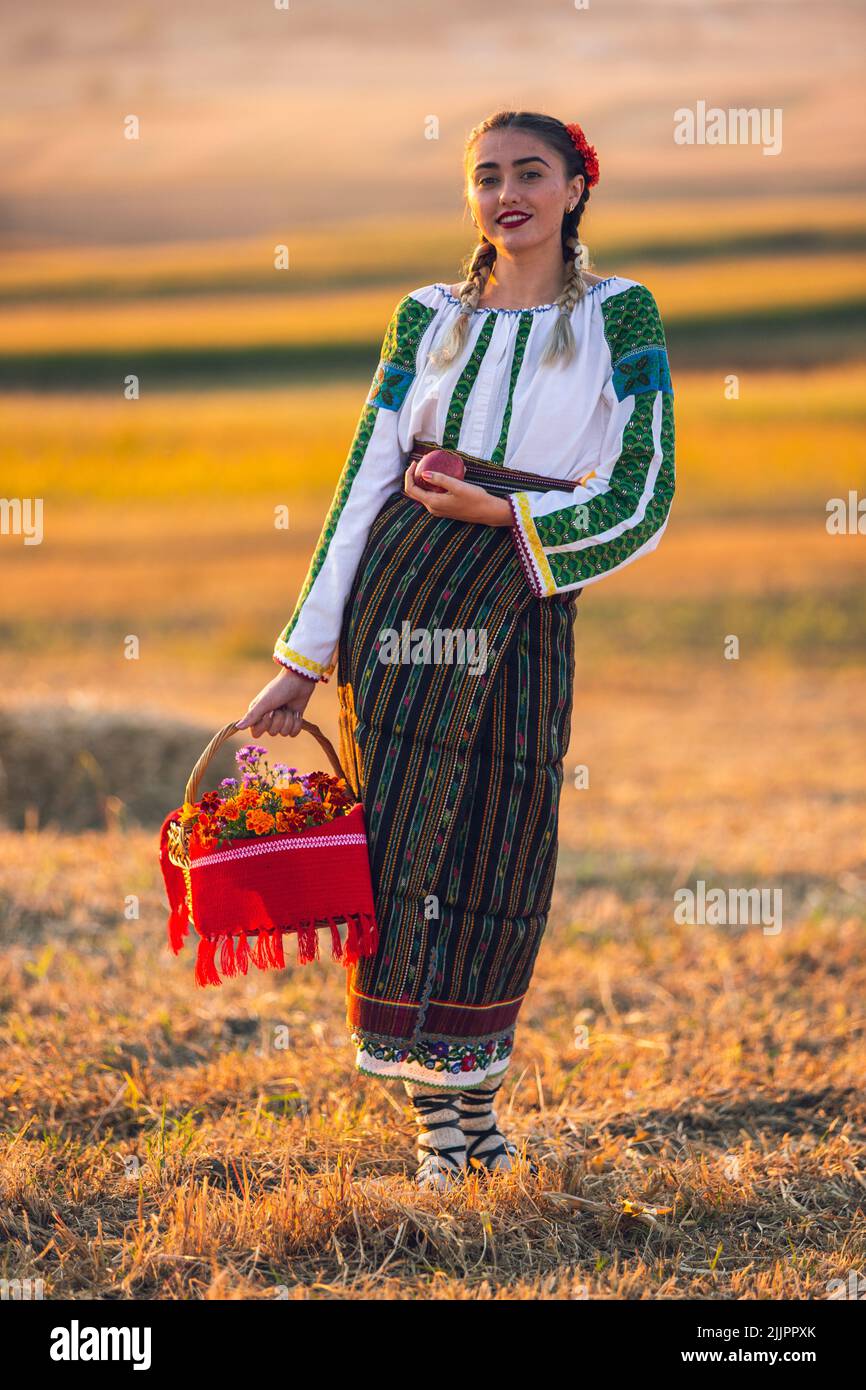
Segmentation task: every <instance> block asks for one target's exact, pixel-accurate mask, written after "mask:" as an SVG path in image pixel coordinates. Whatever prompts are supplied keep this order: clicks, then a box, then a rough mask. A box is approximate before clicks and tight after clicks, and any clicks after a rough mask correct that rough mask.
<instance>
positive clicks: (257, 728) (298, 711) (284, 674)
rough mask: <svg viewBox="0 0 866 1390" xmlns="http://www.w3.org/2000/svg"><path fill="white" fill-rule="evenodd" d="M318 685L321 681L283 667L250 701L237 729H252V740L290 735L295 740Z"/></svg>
mask: <svg viewBox="0 0 866 1390" xmlns="http://www.w3.org/2000/svg"><path fill="white" fill-rule="evenodd" d="M317 685H318V681H314V680H310V679H309V678H308V677H307V676H302V675H300V674H299V673H298V672H297V671H290V670H289V668H288V667H287V666H282V667H281V668H280V670H279V671H278V672H277V674H276V675H275V676H274V678H273V680H271V681H268V683H267V685H265V686H263V687H262V689H261V690H260V691H259V693H258V695H256V696H255V697H254V698H253V699H252V700H251V701H250V703H249V706H248V708H247V711H246V714H244V715H243V717H242V718H241V719H239V720H238V721H237V728H238V729H246V728H249V731H250V734H251V735H252V737H253V738H260V737H261V735H262V734H288V736H289V737H290V738H295V737H296V736H297V735H298V734H299V733H300V732H301V727H302V725H301V720H302V717H303V713H304V710H305V709H306V707H307V704H308V703H309V699H310V696H311V695H312V693H313V691H314V690H315V688H316V686H317Z"/></svg>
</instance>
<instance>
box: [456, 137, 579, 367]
mask: <svg viewBox="0 0 866 1390" xmlns="http://www.w3.org/2000/svg"><path fill="white" fill-rule="evenodd" d="M506 129H513V130H526V131H529V132H530V133H531V134H533V135H537V136H538V138H539V139H540V140H542V141H543V142H544V143H545V144H546V145H547V146H548V147H549V148H550V149H552V150H553V151H554V153H556V154H558V155H559V157H560V159H561V160H562V162H563V165H564V166H565V175H566V178H567V179H573V178H575V177H576V176H577V175H578V174H583V176H584V185H583V189H582V191H581V194H580V197H579V198H578V200H577V202H576V203H575V205H574V208H573V209H572V211H571V212H566V213H565V214H564V216H563V219H562V259H563V261H565V263H566V265H567V266H568V271H567V273H566V277H565V284H564V285H563V287H562V291H561V293H560V294H559V296H558V297H557V299H556V301H555V303H556V305H557V306H558V308H559V313H558V315H557V318H556V323H555V324H554V328H553V332H552V333H551V335H550V340H549V342H548V344H547V347H546V349H545V352H544V355H543V356H542V359H541V362H542V365H543V366H548V365H551V366H552V365H553V364H554V363H555V362H559V361H562V362H569V361H571V359H572V358H573V357H574V354H575V352H576V350H577V345H576V343H575V341H574V332H573V330H572V327H571V314H572V310H573V309H574V307H575V305H576V304H578V303H579V301H580V300H581V299H583V297H584V295H585V294H586V281H585V280H584V278H583V276H582V275H581V273H580V272H581V270H585V269H586V268H587V267H588V265H589V252H588V249H587V247H586V246H584V244H583V242H582V241H581V240H580V236H579V233H578V227H579V225H580V219H581V217H582V216H583V211H584V208H585V207H586V204H587V200H588V198H589V181H588V179H587V170H586V164H585V161H584V158H583V155H582V154H581V153H580V151H579V150H578V149H576V148H575V145H574V142H573V141H572V138H571V136H570V135H569V133H568V130H567V129H566V127H565V124H564V123H563V122H562V121H559V120H557V119H556V117H555V116H544V115H541V114H539V113H538V112H536V111H496V112H495V113H494V114H493V115H492V116H487V117H486V119H485V120H483V121H482V122H481V123H480V124H479V125H477V126H475V128H474V129H473V130H471V131H470V132H469V136H468V138H467V141H466V147H465V151H464V168H465V169H466V171H467V173H468V166H469V157H470V154H471V151H472V147H473V145H474V144H475V141H476V140H477V139H478V138H479V137H480V136H481V135H484V134H486V132H487V131H488V130H506ZM495 262H496V247H495V246H494V245H493V244H492V242H489V241H488V240H487V238H486V237H485V236H483V235H482V236H481V238H480V240H479V241H478V243H477V245H476V246H475V247H474V248H473V250H472V251H471V252H470V253H469V255H468V257H467V258H466V259H465V261H464V262H463V265H462V270H463V275H464V278H463V280H462V282H461V284H460V292H459V299H460V312H459V314H458V315H457V317H456V319H455V320H454V323H453V324H452V325H451V328H450V329H449V331H448V333H447V334H446V336H445V339H444V340H443V342H442V343H441V345H440V346H439V347H438V348H437V349H435V350H434V351H433V352H431V353H430V356H429V360H430V362H431V363H432V365H433V366H434V367H439V368H441V369H444V368H445V367H447V366H448V365H449V363H451V362H453V361H454V359H455V358H456V357H457V356H458V355H459V354H460V352H461V350H462V348H463V345H464V343H465V342H466V335H467V333H468V332H469V324H470V321H471V319H472V315H473V313H474V311H475V310H476V309H477V308H478V301H479V299H480V298H481V295H482V292H483V290H484V286H485V285H486V284H487V281H488V280H489V279H490V274H491V272H492V270H493V266H494V264H495Z"/></svg>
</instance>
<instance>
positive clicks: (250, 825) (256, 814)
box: [247, 811, 274, 835]
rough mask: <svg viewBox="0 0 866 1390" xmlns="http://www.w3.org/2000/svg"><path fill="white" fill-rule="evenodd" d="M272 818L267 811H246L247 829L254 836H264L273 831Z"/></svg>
mask: <svg viewBox="0 0 866 1390" xmlns="http://www.w3.org/2000/svg"><path fill="white" fill-rule="evenodd" d="M273 828H274V818H273V816H272V815H271V814H270V813H269V812H268V811H247V829H248V830H252V831H253V832H254V833H255V834H256V835H264V834H265V833H266V832H267V831H268V830H273Z"/></svg>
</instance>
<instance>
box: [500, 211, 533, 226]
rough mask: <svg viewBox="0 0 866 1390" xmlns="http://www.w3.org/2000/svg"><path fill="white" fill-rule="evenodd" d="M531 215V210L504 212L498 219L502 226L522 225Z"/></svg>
mask: <svg viewBox="0 0 866 1390" xmlns="http://www.w3.org/2000/svg"><path fill="white" fill-rule="evenodd" d="M531 216H532V213H531V212H503V213H502V216H501V217H497V219H496V221H497V222H498V223H499V225H500V227H520V226H522V224H523V223H524V222H528V221H529V219H530V217H531Z"/></svg>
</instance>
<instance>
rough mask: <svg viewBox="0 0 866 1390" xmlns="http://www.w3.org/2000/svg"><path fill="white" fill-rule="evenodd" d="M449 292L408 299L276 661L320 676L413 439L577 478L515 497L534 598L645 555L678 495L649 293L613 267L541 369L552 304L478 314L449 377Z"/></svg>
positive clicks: (665, 372) (664, 372)
mask: <svg viewBox="0 0 866 1390" xmlns="http://www.w3.org/2000/svg"><path fill="white" fill-rule="evenodd" d="M458 310H459V301H458V300H457V299H456V298H455V297H454V296H453V295H452V294H451V293H450V290H449V288H448V286H447V285H442V284H433V285H424V286H422V287H421V288H420V289H416V290H412V291H411V292H410V293H409V294H407V295H406V296H404V298H403V299H401V300H400V302H399V304H398V305H397V306H396V308H395V310H394V313H393V314H392V316H391V321H390V323H389V325H388V328H387V331H386V333H385V337H384V339H383V342H382V350H381V355H380V361H379V365H378V368H377V370H376V374H375V376H374V378H373V383H372V386H371V388H370V392H369V394H368V396H367V400H366V402H365V404H364V407H363V409H362V411H361V416H360V419H359V421H358V425H357V428H356V431H355V436H354V439H353V441H352V445H351V448H350V450H349V455H348V458H347V460H346V463H345V465H344V468H343V471H342V473H341V475H340V479H339V481H338V483H337V488H336V492H335V494H334V498H333V501H332V503H331V507H330V510H329V512H328V515H327V517H326V519H325V522H324V525H323V528H322V533H321V535H320V537H319V540H318V543H317V545H316V549H315V552H314V554H313V558H312V560H311V562H310V567H309V571H308V573H307V577H306V580H305V582H304V585H303V588H302V591H301V594H300V597H299V598H298V601H297V604H296V606H295V610H294V613H293V614H292V617H291V619H290V620H289V622H288V623H287V625H286V627H285V628H284V629H283V630H282V632H281V633H280V635H279V637H278V638H277V641H276V644H275V647H274V653H273V654H274V659H275V660H277V661H278V662H280V663H281V664H283V665H285V666H288V667H289V668H291V669H293V670H296V671H300V672H302V673H303V674H304V675H307V676H311V677H313V678H314V679H315V680H323V679H326V678H327V676H328V675H329V674H330V673H331V672H332V671H333V670H334V668H335V666H336V648H337V644H338V641H339V636H340V630H341V624H342V619H343V612H344V609H345V604H346V600H347V598H348V594H349V591H350V589H351V587H352V583H353V581H354V578H355V574H356V572H357V568H358V564H359V561H360V558H361V555H362V553H363V550H364V547H365V545H366V542H367V538H368V535H369V531H370V527H371V525H372V523H373V521H374V519H375V517H376V515H377V514H378V512H379V510H380V509H381V507H382V505H383V504H384V502H385V500H386V498H387V497H388V496H390V494H391V493H393V492H396V491H401V490H402V487H403V474H404V472H405V470H406V467H407V465H408V455H409V452H410V450H411V449H412V447H413V441H414V440H430V441H433V442H434V443H436V444H438V445H440V446H441V447H444V448H451V449H460V450H462V451H463V452H464V453H467V454H471V455H473V456H474V457H477V458H482V459H488V460H490V461H492V462H493V463H495V464H498V465H500V466H501V467H502V468H503V470H504V471H505V472H506V473H507V471H508V470H509V469H519V470H524V471H527V472H530V473H538V474H542V475H544V476H547V477H552V478H561V479H567V480H575V479H576V480H578V481H579V485H578V486H577V487H576V488H574V490H563V489H556V488H554V489H550V490H545V491H535V492H533V491H515V492H513V493H511V494H510V495H509V497H508V501H509V504H510V506H511V509H512V527H511V534H512V536H513V539H514V543H515V545H516V547H517V550H518V553H519V555H520V558H521V561H522V563H523V568H524V572H525V575H526V581H527V583H528V585H529V586H530V588H531V589H532V591H533V593H535V594H536V595H537V596H538V597H539V598H542V599H543V598H546V597H548V596H550V595H552V594H558V593H566V592H568V591H570V590H579V589H581V588H584V587H585V586H586V585H587V584H593V583H596V582H597V581H598V580H600V579H604V578H605V577H606V576H607V575H608V574H613V573H615V572H616V571H617V570H619V569H622V568H623V566H624V565H628V564H630V563H631V562H632V561H633V560H636V559H637V558H638V556H640V555H645V554H647V553H648V552H649V551H651V550H654V549H655V548H656V546H657V545H658V543H659V540H660V539H661V536H662V534H663V532H664V530H665V527H666V525H667V520H668V514H669V512H670V506H671V501H672V498H673V492H674V417H673V389H672V385H671V379H670V371H669V367H668V358H667V348H666V343H665V335H664V329H663V326H662V322H661V318H660V316H659V312H658V308H657V306H656V303H655V300H654V298H653V296H652V294H651V293H650V291H649V290H648V289H647V288H646V286H645V285H642V284H640V283H639V282H638V281H636V280H630V279H627V278H625V277H624V276H621V275H611V276H608V278H607V279H605V280H600V281H598V282H597V283H596V284H595V285H592V286H591V287H589V288H588V290H587V292H586V294H585V296H584V297H583V298H582V299H581V300H580V301H579V302H578V304H576V305H575V307H574V309H573V311H572V314H571V323H572V328H573V331H574V337H575V342H576V344H577V352H576V354H575V356H574V358H573V359H572V361H571V362H569V363H566V364H563V363H558V364H557V365H555V366H552V367H551V366H541V356H542V353H543V351H544V348H545V345H546V343H547V340H548V338H549V335H550V333H551V331H552V329H553V325H554V322H555V320H556V317H557V313H558V309H557V306H556V305H554V304H541V305H536V306H535V307H533V308H527V309H497V308H489V309H488V308H481V309H476V310H475V312H474V314H473V315H472V320H471V322H470V326H469V334H468V336H467V341H466V343H465V344H464V347H463V350H462V352H461V353H460V355H459V356H458V358H457V359H456V360H455V361H454V362H452V363H451V364H450V366H449V367H448V368H447V369H446V370H445V371H444V372H437V371H435V370H434V369H433V368H431V367H430V366H429V365H428V362H427V357H428V354H429V352H430V351H431V349H432V348H434V347H435V346H436V345H437V344H438V343H439V342H440V341H441V339H442V337H443V336H444V335H445V333H446V332H447V330H448V328H449V327H450V326H451V324H452V323H453V322H454V319H455V317H456V315H457V313H458Z"/></svg>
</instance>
